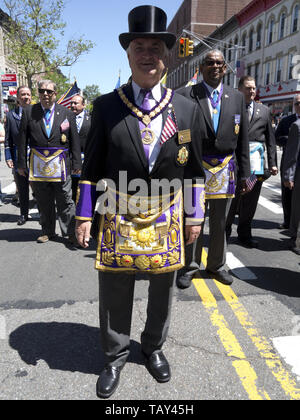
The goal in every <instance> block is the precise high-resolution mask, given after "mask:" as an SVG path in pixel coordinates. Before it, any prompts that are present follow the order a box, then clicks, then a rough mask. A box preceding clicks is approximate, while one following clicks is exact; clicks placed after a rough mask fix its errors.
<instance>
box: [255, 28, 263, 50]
mask: <svg viewBox="0 0 300 420" xmlns="http://www.w3.org/2000/svg"><path fill="white" fill-rule="evenodd" d="M261 30H262V25H261V24H259V25H258V27H257V35H256V49H257V50H259V49H260V48H261Z"/></svg>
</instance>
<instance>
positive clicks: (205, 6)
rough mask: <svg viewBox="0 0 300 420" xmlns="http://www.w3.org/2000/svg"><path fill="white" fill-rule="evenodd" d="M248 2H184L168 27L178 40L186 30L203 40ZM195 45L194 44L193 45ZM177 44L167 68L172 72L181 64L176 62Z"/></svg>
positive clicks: (215, 0)
mask: <svg viewBox="0 0 300 420" xmlns="http://www.w3.org/2000/svg"><path fill="white" fill-rule="evenodd" d="M249 2H250V0H209V2H207V0H184V1H183V2H182V5H181V6H180V8H179V9H178V11H177V13H176V15H175V16H174V18H173V20H172V21H171V23H170V24H169V26H168V31H169V32H172V33H174V34H176V36H177V37H178V38H179V37H180V36H181V35H182V30H183V29H186V30H188V31H190V32H194V33H195V34H197V35H199V37H200V38H205V37H206V36H207V35H209V34H211V33H212V32H213V31H214V30H215V29H216V28H218V27H220V26H222V25H223V24H224V23H225V22H226V21H228V20H229V19H230V18H231V17H232V16H233V15H235V14H236V13H237V12H239V11H240V10H241V9H243V8H244V7H245V6H246V5H247V4H248V3H249ZM195 44H196V43H195ZM177 56H178V44H177V43H176V45H175V47H174V48H173V50H172V52H171V55H170V59H169V62H168V68H169V70H170V71H172V70H173V69H174V68H177V67H178V65H180V64H182V63H180V62H179V60H178V57H177Z"/></svg>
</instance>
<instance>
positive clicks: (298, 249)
mask: <svg viewBox="0 0 300 420" xmlns="http://www.w3.org/2000/svg"><path fill="white" fill-rule="evenodd" d="M292 251H293V252H294V253H295V254H297V255H300V248H297V247H296V246H295V247H293V248H292Z"/></svg>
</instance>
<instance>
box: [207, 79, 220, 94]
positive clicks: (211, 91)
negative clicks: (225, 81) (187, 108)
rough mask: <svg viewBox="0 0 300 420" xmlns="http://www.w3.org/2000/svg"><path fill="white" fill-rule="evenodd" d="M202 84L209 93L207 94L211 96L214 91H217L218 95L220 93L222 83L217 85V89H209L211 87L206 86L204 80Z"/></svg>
mask: <svg viewBox="0 0 300 420" xmlns="http://www.w3.org/2000/svg"><path fill="white" fill-rule="evenodd" d="M203 83H204V85H205V86H206V88H207V90H208V91H209V94H210V95H212V93H213V91H214V90H217V91H218V93H220V92H221V87H222V82H221V83H220V84H219V86H218V87H217V88H213V87H211V86H210V85H208V84H207V83H206V82H204V80H203Z"/></svg>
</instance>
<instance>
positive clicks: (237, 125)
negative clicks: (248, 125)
mask: <svg viewBox="0 0 300 420" xmlns="http://www.w3.org/2000/svg"><path fill="white" fill-rule="evenodd" d="M234 132H235V134H236V135H238V134H239V132H240V126H239V124H236V125H235V129H234Z"/></svg>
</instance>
